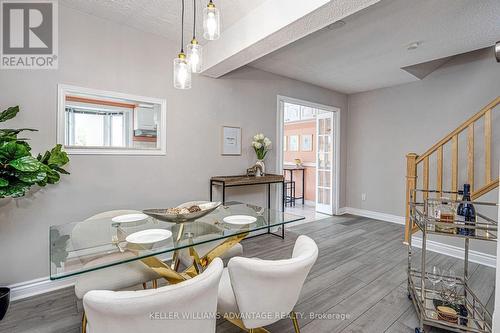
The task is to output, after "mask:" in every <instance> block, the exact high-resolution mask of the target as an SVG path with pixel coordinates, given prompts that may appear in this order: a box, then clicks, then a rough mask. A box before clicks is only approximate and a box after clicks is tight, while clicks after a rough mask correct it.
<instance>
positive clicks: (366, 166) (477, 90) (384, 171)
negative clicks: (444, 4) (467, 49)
mask: <svg viewBox="0 0 500 333" xmlns="http://www.w3.org/2000/svg"><path fill="white" fill-rule="evenodd" d="M499 95H500V64H498V63H497V62H496V61H495V59H494V56H493V52H492V49H484V50H478V51H475V52H472V53H469V54H464V55H461V56H457V57H455V58H453V59H452V60H450V61H449V62H448V63H446V64H444V65H443V66H442V67H440V68H439V69H438V70H436V71H435V72H433V73H432V74H430V75H429V76H428V77H426V78H424V79H423V80H422V81H418V82H415V83H410V84H404V85H399V86H396V87H391V88H384V89H378V90H374V91H370V92H364V93H359V94H353V95H349V97H348V110H349V112H348V118H349V119H348V129H347V132H348V161H347V184H348V186H347V192H346V196H347V205H348V206H349V207H355V208H362V209H367V210H372V211H378V212H383V213H388V214H395V215H399V216H404V212H405V172H406V160H405V155H406V154H407V153H409V152H415V153H417V154H421V153H423V152H425V151H426V150H427V149H428V148H430V147H431V146H432V145H433V144H434V143H436V142H437V141H439V139H441V138H442V137H444V136H446V135H447V134H448V133H450V132H451V131H452V130H453V129H455V128H456V127H457V126H458V125H460V124H461V123H462V122H464V121H465V120H466V119H467V118H469V117H470V116H472V115H473V114H475V113H476V112H478V111H479V110H480V109H481V108H482V107H483V106H485V105H486V104H488V103H489V102H490V101H491V100H493V99H494V98H496V97H497V96H499ZM497 111H498V110H497ZM499 113H500V112H494V117H493V142H494V145H495V146H496V147H498V146H499V143H500V133H499V132H500V131H498V129H499V128H500V127H499V125H500V117H499ZM482 133H483V131H482V122H480V123H478V124H477V126H476V157H477V158H478V162H477V165H476V172H475V174H476V179H477V180H478V181H477V182H478V185H482V184H483V183H482V182H483V179H484V173H483V170H484V167H482V166H483V165H484V164H482V161H483V157H482V153H483V152H482V150H480V149H479V148H480V143H481V142H482V135H483V134H482ZM465 142H466V141H465V136H461V137H460V139H459V149H460V153H459V154H460V163H461V170H462V172H461V174H460V179H459V184H462V183H464V182H465V181H466V167H465V164H463V163H464V162H465V156H466V152H467V151H466V148H465ZM499 153H500V152H499V151H498V149H497V150H496V151H494V156H493V164H494V165H493V169H492V172H493V174H494V175H495V176H497V175H498V158H499ZM450 161H451V160H450V155H449V147H446V148H445V158H444V166H445V168H448V170H447V172H446V173H445V178H447V182H445V184H444V185H445V188H450V181H449V179H450V178H449V170H451V167H450V163H451V162H450ZM435 163H436V161H435V158H434V157H433V158H431V160H430V165H431V188H432V187H433V184H434V182H435V171H434V170H436V169H432V167H434V166H435V165H436V164H435ZM420 178H421V177H420ZM362 193H366V195H367V196H366V201H362V200H361V194H362ZM491 200H493V201H495V200H496V196H495V194H492V195H491ZM493 217H496V212H494V215H493ZM485 251H487V252H492V251H490V250H485Z"/></svg>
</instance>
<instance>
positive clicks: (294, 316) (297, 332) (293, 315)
mask: <svg viewBox="0 0 500 333" xmlns="http://www.w3.org/2000/svg"><path fill="white" fill-rule="evenodd" d="M290 318H292V322H293V328H294V329H295V333H300V327H299V322H298V320H297V314H296V313H295V311H292V312H290Z"/></svg>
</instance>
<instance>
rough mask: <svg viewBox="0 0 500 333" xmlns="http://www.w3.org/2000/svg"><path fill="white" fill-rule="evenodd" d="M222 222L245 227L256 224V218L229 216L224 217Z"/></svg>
mask: <svg viewBox="0 0 500 333" xmlns="http://www.w3.org/2000/svg"><path fill="white" fill-rule="evenodd" d="M222 221H224V222H225V223H228V224H233V225H247V224H251V223H254V222H256V221H257V218H256V217H253V216H250V215H231V216H226V217H225V218H224V219H223V220H222Z"/></svg>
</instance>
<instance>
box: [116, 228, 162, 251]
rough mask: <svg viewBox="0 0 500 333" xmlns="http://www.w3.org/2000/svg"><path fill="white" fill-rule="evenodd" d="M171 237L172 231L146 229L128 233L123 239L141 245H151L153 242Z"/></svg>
mask: <svg viewBox="0 0 500 333" xmlns="http://www.w3.org/2000/svg"><path fill="white" fill-rule="evenodd" d="M170 237H172V232H171V231H170V230H165V229H148V230H141V231H138V232H134V233H133V234H130V235H128V236H127V237H126V238H125V240H126V241H127V243H131V244H137V245H142V246H146V247H147V246H148V245H150V246H153V244H154V243H158V242H161V241H164V240H166V239H169V238H170Z"/></svg>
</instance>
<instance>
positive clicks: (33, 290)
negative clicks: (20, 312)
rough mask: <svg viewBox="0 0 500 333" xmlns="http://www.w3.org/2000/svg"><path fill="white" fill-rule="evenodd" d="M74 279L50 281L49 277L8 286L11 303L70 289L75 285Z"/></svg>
mask: <svg viewBox="0 0 500 333" xmlns="http://www.w3.org/2000/svg"><path fill="white" fill-rule="evenodd" d="M75 281H76V277H74V276H72V277H68V278H64V279H60V280H50V279H49V277H44V278H40V279H35V280H30V281H24V282H20V283H16V284H13V285H10V286H9V288H10V299H11V301H16V300H20V299H23V298H28V297H31V296H36V295H40V294H45V293H48V292H51V291H55V290H58V289H63V288H66V287H72V286H74V285H75Z"/></svg>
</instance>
